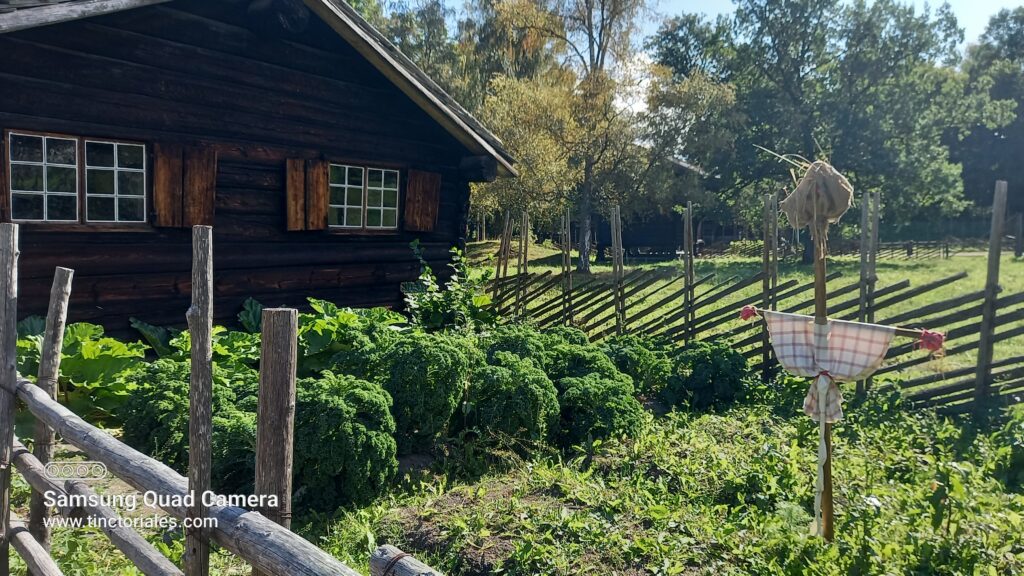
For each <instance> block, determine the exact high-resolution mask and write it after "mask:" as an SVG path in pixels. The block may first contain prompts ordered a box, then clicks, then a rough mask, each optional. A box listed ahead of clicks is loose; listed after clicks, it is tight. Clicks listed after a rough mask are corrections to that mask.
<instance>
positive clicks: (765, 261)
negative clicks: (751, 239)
mask: <svg viewBox="0 0 1024 576" xmlns="http://www.w3.org/2000/svg"><path fill="white" fill-rule="evenodd" d="M774 198H775V196H774V195H773V194H765V195H764V219H763V222H762V225H763V228H764V246H763V247H762V254H761V256H762V258H761V271H762V272H763V273H764V278H762V280H761V307H762V308H764V309H770V308H771V306H772V302H773V300H774V298H773V297H772V289H773V286H772V253H773V248H772V247H773V246H774V244H775V231H774V227H773V226H772V222H773V221H774V220H776V218H775V212H774V202H773V200H774ZM771 356H772V346H771V342H770V341H769V339H768V324H767V323H763V324H762V325H761V380H762V381H764V382H767V381H768V379H769V378H771V365H770V364H771Z"/></svg>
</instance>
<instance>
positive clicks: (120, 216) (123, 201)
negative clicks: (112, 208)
mask: <svg viewBox="0 0 1024 576" xmlns="http://www.w3.org/2000/svg"><path fill="white" fill-rule="evenodd" d="M145 203H146V202H145V199H144V198H118V199H117V221H118V222H142V221H143V220H145V219H146V215H145V214H144V211H145V209H144V207H143V205H144V204H145Z"/></svg>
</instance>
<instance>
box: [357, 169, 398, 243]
mask: <svg viewBox="0 0 1024 576" xmlns="http://www.w3.org/2000/svg"><path fill="white" fill-rule="evenodd" d="M367 176H368V178H367V179H366V191H367V194H366V218H365V220H366V227H367V228H372V229H377V230H392V229H395V228H398V188H399V183H398V176H399V175H398V170H386V169H383V168H370V169H369V173H368V174H367ZM388 176H393V177H394V184H393V185H389V184H388V179H389V178H388ZM374 181H376V182H380V186H370V182H374ZM371 192H377V194H371ZM389 196H391V197H392V198H393V200H392V201H389V200H388V197H389ZM373 197H376V199H377V201H375V202H371V199H372V198H373ZM371 212H375V213H377V214H378V215H379V216H378V218H377V219H376V220H377V222H380V224H379V225H377V226H371V225H370V223H369V220H370V218H369V216H370V213H371ZM389 221H390V222H391V223H390V224H386V222H389Z"/></svg>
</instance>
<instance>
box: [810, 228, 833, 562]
mask: <svg viewBox="0 0 1024 576" xmlns="http://www.w3.org/2000/svg"><path fill="white" fill-rule="evenodd" d="M817 228H818V227H817V225H816V224H812V225H811V240H812V242H813V244H814V323H815V324H819V325H824V324H828V292H827V290H826V286H825V282H826V280H825V276H826V275H827V272H828V271H827V269H826V265H825V254H824V251H823V249H824V247H825V246H824V239H819V238H817V237H816V236H817V234H818V233H819V232H820V231H819V230H817ZM819 240H821V241H819ZM812 385H816V382H815V383H814V384H812ZM818 401H819V402H824V401H825V399H824V398H819V399H818ZM823 476H824V482H823V486H822V492H821V521H822V524H823V525H824V526H823V530H822V532H823V536H824V538H825V540H826V541H828V542H831V541H832V539H833V537H834V536H835V514H834V509H833V504H832V424H829V423H826V424H825V464H824V466H823Z"/></svg>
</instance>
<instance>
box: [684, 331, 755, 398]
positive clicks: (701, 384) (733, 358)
mask: <svg viewBox="0 0 1024 576" xmlns="http://www.w3.org/2000/svg"><path fill="white" fill-rule="evenodd" d="M749 378H750V375H749V368H748V366H747V360H746V359H745V358H744V357H743V355H742V354H740V353H739V352H737V351H736V350H735V349H733V348H732V346H729V345H728V344H726V343H723V342H693V343H691V344H689V345H688V346H687V347H686V348H684V349H683V350H682V352H680V354H679V355H678V356H677V357H676V360H675V364H674V365H673V366H672V375H671V376H670V377H669V379H668V385H667V386H666V387H665V393H664V397H665V401H666V402H668V404H669V405H672V406H682V405H686V406H689V407H690V409H692V410H707V409H708V408H721V407H724V406H728V405H729V404H731V403H732V402H734V401H735V400H736V399H737V398H739V397H740V395H741V394H742V393H743V391H744V390H745V389H746V387H747V385H748V380H749Z"/></svg>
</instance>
